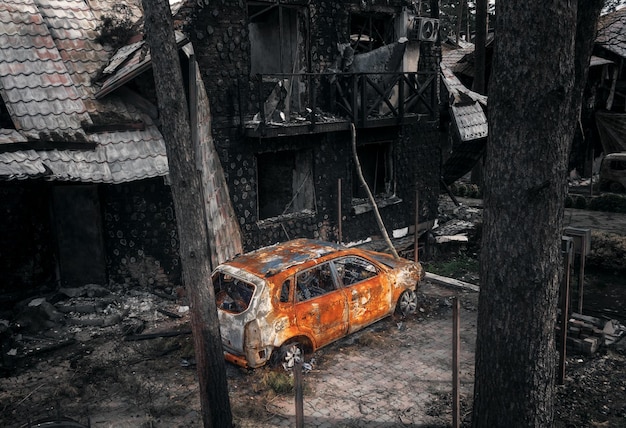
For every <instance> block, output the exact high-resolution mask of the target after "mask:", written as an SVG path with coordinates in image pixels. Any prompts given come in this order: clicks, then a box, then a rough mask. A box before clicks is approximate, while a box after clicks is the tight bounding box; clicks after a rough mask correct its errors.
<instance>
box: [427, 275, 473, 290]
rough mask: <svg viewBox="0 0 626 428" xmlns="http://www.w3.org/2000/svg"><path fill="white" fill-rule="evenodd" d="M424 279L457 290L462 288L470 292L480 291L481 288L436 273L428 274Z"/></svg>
mask: <svg viewBox="0 0 626 428" xmlns="http://www.w3.org/2000/svg"><path fill="white" fill-rule="evenodd" d="M424 279H426V280H428V281H432V282H434V283H436V284H443V285H449V286H452V287H456V288H462V289H464V290H469V291H480V287H479V286H477V285H474V284H470V283H469V282H463V281H459V280H458V279H454V278H448V277H446V276H441V275H437V274H434V273H430V272H426V276H425V277H424Z"/></svg>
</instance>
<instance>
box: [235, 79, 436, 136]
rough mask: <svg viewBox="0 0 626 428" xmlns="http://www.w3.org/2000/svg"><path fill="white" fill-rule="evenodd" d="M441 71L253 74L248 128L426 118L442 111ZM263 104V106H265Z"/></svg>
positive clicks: (386, 122) (370, 123)
mask: <svg viewBox="0 0 626 428" xmlns="http://www.w3.org/2000/svg"><path fill="white" fill-rule="evenodd" d="M436 77H437V73H436V72H413V73H409V72H395V73H393V72H392V73H389V72H388V73H300V74H263V75H257V76H256V79H255V80H254V91H255V93H256V97H255V102H252V103H251V104H250V105H249V106H248V108H249V110H248V111H250V112H252V114H254V119H253V120H251V121H248V122H246V128H247V129H252V128H253V129H254V130H255V131H256V132H260V133H261V134H264V133H265V131H266V130H267V129H268V128H271V127H277V126H278V127H289V126H294V125H307V126H308V127H309V131H311V132H315V131H316V129H317V130H318V131H319V129H318V128H319V127H320V126H321V125H322V124H325V125H326V126H325V127H324V129H327V128H328V124H330V123H335V124H338V125H340V126H341V125H343V127H346V126H347V125H348V124H349V123H350V122H352V123H354V124H355V126H356V127H358V128H367V127H375V126H388V125H393V124H402V123H408V122H410V121H415V120H418V119H419V118H426V119H428V120H434V119H435V118H436V115H437V111H438V99H437V79H436ZM261 106H262V107H263V108H261Z"/></svg>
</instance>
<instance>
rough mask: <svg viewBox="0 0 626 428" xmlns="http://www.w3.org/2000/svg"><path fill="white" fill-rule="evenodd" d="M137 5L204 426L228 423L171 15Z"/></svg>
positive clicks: (163, 7) (156, 5)
mask: <svg viewBox="0 0 626 428" xmlns="http://www.w3.org/2000/svg"><path fill="white" fill-rule="evenodd" d="M143 7H144V14H145V17H144V18H145V32H146V36H147V40H148V43H149V45H150V51H151V55H152V64H153V70H154V79H155V83H156V93H157V99H158V104H159V116H160V120H161V132H162V133H163V137H164V139H165V143H166V149H167V159H168V164H169V174H170V178H171V182H172V196H173V199H174V207H175V210H176V221H177V225H178V233H179V235H180V259H181V264H182V271H183V281H184V284H185V286H186V288H187V293H188V296H189V301H190V304H191V327H192V331H193V338H194V347H195V354H196V363H197V371H198V381H199V386H200V402H201V405H202V419H203V424H204V427H205V428H207V427H219V428H222V427H231V426H232V414H231V410H230V402H229V398H228V385H227V382H226V367H225V362H224V354H223V350H222V341H221V337H220V330H219V321H218V318H217V309H216V305H215V295H214V291H213V286H212V284H211V268H210V256H209V247H208V237H207V229H206V224H205V219H204V215H203V212H204V211H203V208H202V207H203V199H202V198H203V196H202V195H203V190H202V182H201V180H200V174H199V172H198V171H197V169H196V167H195V166H196V162H195V159H194V150H193V147H192V144H191V130H190V126H189V113H188V107H187V100H186V99H185V97H184V96H183V95H182V94H185V89H184V86H183V78H182V72H181V68H180V61H179V56H178V49H177V48H176V43H175V39H174V27H173V22H172V15H171V12H170V9H169V5H168V3H167V2H163V1H151V0H143Z"/></svg>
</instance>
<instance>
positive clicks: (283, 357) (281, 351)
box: [271, 340, 304, 370]
mask: <svg viewBox="0 0 626 428" xmlns="http://www.w3.org/2000/svg"><path fill="white" fill-rule="evenodd" d="M297 358H300V362H304V347H303V346H302V345H301V344H300V342H298V341H294V340H292V341H290V342H286V343H284V344H283V345H282V346H281V347H280V348H278V349H276V350H274V352H273V353H272V357H271V364H272V366H273V367H282V368H284V369H285V370H291V369H292V368H293V366H294V365H295V363H296V359H297Z"/></svg>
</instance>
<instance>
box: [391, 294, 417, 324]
mask: <svg viewBox="0 0 626 428" xmlns="http://www.w3.org/2000/svg"><path fill="white" fill-rule="evenodd" d="M396 312H397V313H398V314H399V315H402V316H405V317H406V316H408V315H413V314H414V313H415V312H417V293H416V292H415V290H410V289H409V290H404V291H403V292H402V294H400V298H399V299H398V303H397V304H396Z"/></svg>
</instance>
